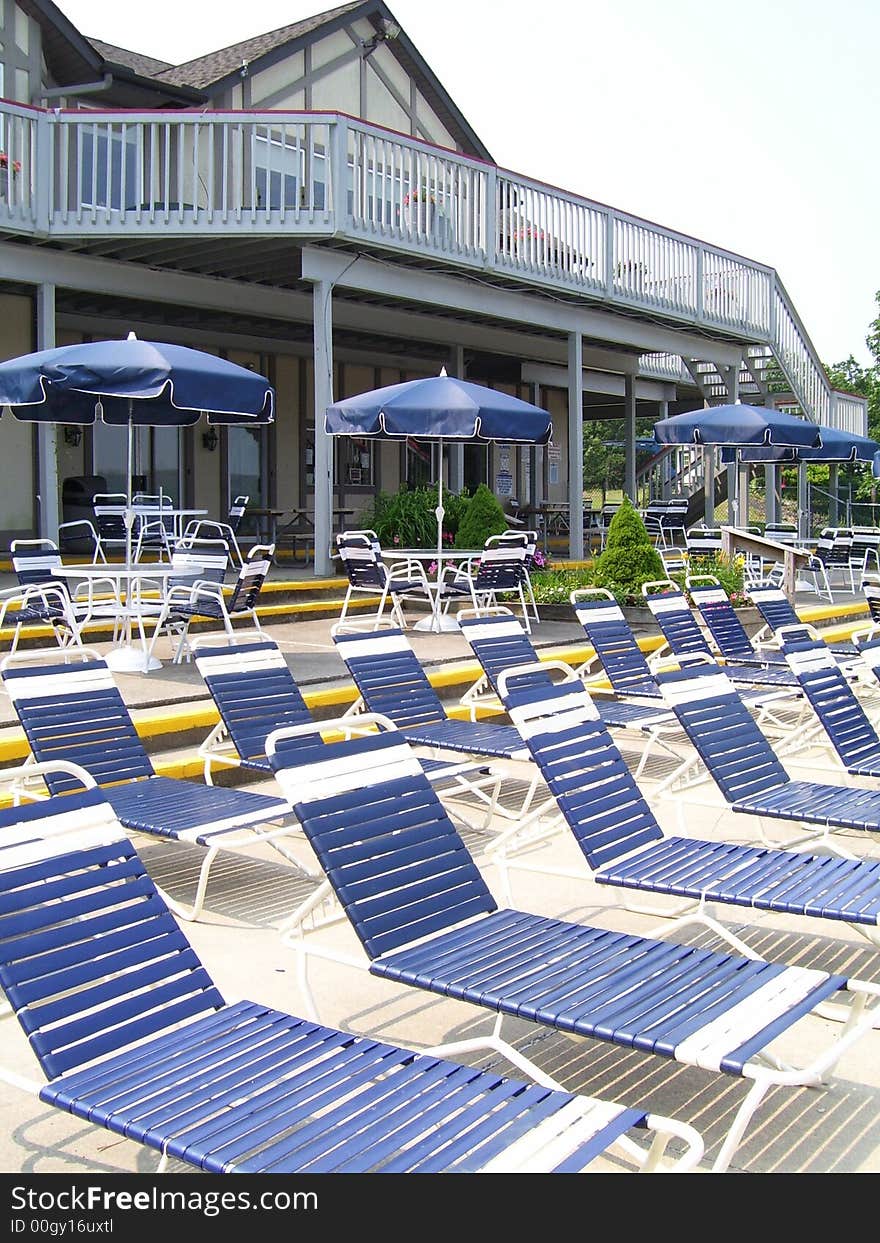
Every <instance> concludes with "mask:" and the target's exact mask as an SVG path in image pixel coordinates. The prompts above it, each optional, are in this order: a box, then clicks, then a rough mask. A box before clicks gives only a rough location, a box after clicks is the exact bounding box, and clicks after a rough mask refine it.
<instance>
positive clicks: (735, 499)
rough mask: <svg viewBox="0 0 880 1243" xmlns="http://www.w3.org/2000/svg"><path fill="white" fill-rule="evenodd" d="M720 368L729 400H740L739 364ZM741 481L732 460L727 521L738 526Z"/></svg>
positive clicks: (728, 468)
mask: <svg viewBox="0 0 880 1243" xmlns="http://www.w3.org/2000/svg"><path fill="white" fill-rule="evenodd" d="M718 370H719V373H720V374H721V375H722V376H723V377H724V385H725V387H726V389H727V396H728V400H729V401H731V402H736V401H739V366H738V365H736V366H724V367H719V368H718ZM739 482H740V478H739V470H738V463H737V462H731V463H730V464H729V465H728V467H727V521H728V524H729V525H730V526H736V525H737V524H738V522H739V519H740V513H739V508H740V506H739Z"/></svg>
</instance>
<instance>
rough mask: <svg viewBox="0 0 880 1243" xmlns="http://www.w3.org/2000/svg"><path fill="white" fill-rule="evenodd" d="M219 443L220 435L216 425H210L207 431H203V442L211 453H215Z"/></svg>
mask: <svg viewBox="0 0 880 1243" xmlns="http://www.w3.org/2000/svg"><path fill="white" fill-rule="evenodd" d="M219 443H220V437H219V436H218V435H217V429H216V428H215V427H209V428H208V430H207V431H206V432H202V444H203V445H204V447H205V448H206V449H207V450H208V452H209V453H213V452H214V450H215V449H216V448H217V445H218V444H219Z"/></svg>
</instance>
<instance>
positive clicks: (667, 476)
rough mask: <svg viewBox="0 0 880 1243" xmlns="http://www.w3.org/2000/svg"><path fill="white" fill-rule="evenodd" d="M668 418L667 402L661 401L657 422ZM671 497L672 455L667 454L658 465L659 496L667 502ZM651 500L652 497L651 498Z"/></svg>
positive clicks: (659, 498)
mask: <svg viewBox="0 0 880 1243" xmlns="http://www.w3.org/2000/svg"><path fill="white" fill-rule="evenodd" d="M668 418H669V402H668V401H661V402H660V403H659V404H658V407H657V419H658V421H660V420H663V419H668ZM671 495H672V454H671V453H667V454H666V455H665V457H664V458H663V460H662V461H661V463H660V495H659V497H658V498H657V499H658V500H661V501H668V500H669V498H670V496H671ZM652 499H653V497H652Z"/></svg>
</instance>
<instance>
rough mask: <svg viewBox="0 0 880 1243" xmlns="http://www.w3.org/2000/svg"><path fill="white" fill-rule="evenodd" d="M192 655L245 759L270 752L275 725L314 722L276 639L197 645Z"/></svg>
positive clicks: (237, 749) (233, 739) (236, 745)
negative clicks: (267, 742) (269, 740)
mask: <svg viewBox="0 0 880 1243" xmlns="http://www.w3.org/2000/svg"><path fill="white" fill-rule="evenodd" d="M193 657H194V659H195V662H196V667H197V668H198V671H199V673H200V674H201V675H202V677H203V678H204V680H205V685H206V686H207V688H208V690H209V691H210V692H211V697H212V698H213V700H214V703H215V704H216V705H217V711H218V712H219V713H220V717H221V720H222V721H223V724H224V726H225V727H226V730H227V732H228V734H229V737H230V739H231V740H232V743H233V745H234V746H235V749H236V751H237V752H238V754H239V756H240V757H241V758H242V759H243V760H246V759H256V758H258V757H262V756H264V755H265V753H266V739H267V737H268V736H269V734H270V733H271V732H272V730H273V729H280V728H281V727H282V726H285V725H302V724H304V723H306V722H308V721H311V720H312V714H311V712H310V711H309V709H308V707H307V705H306V702H305V700H304V699H303V697H302V692H301V691H300V689H299V686H298V685H297V683H296V679H295V678H294V676H293V674H292V673H291V671H290V668H289V666H288V664H287V661H286V660H285V659H284V655H283V653H282V652H281V651H280V649H279V647H278V645H277V643H275V642H274V641H273V640H272V639H261V640H260V641H259V642H255V643H227V644H222V645H221V644H213V645H212V646H210V647H209V646H207V645H205V646H202V645H201V644H196V645H194V648H193Z"/></svg>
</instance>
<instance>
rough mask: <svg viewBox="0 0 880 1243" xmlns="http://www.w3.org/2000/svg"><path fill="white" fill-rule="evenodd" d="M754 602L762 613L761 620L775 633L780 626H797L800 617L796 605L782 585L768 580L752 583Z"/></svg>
mask: <svg viewBox="0 0 880 1243" xmlns="http://www.w3.org/2000/svg"><path fill="white" fill-rule="evenodd" d="M748 596H749V599H750V600H751V602H752V604H754V606H755V608H756V609H757V610H758V612H759V613H760V615H761V620H762V621H763V622H764V624H765V625H766V626H767V627H768V629H769V630H771V631H772V632H773V633H774V634H775V633H776V631H777V630H778V629H779V627H780V626H796V625H798V624H799V623H800V620H801V619H800V618H799V617H798V615H797V613H796V612H795V608H794V605H793V604H792V603H791V601H790V600H789V598H788V596H787V595H786V594H785V592H784V591H783V590H782V588H781V587H777V586H774V585H773V584H771V583H768V582H766V581H765V582H761V583H752V585H751V586H750V587H749V589H748Z"/></svg>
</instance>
